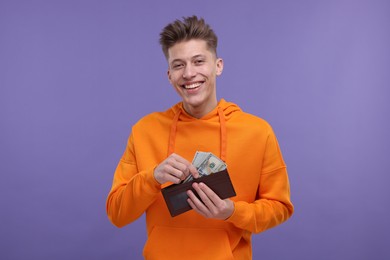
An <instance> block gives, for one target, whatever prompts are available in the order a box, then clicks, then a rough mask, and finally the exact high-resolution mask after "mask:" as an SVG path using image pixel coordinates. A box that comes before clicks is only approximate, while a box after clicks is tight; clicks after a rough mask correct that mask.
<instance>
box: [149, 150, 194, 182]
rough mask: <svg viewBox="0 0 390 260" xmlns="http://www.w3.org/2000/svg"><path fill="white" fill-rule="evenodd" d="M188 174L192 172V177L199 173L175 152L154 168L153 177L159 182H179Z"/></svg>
mask: <svg viewBox="0 0 390 260" xmlns="http://www.w3.org/2000/svg"><path fill="white" fill-rule="evenodd" d="M190 174H192V176H193V177H194V178H198V177H199V173H198V171H197V170H196V168H195V166H193V165H192V164H191V163H190V162H189V161H187V160H186V159H184V158H183V157H181V156H180V155H177V154H175V153H173V154H171V155H170V156H168V158H166V159H165V160H164V161H163V162H162V163H160V164H159V165H158V166H157V167H156V169H154V178H155V179H156V180H157V181H158V182H159V183H160V184H164V183H166V182H173V183H179V182H181V181H182V180H184V179H185V178H187V176H188V175H190Z"/></svg>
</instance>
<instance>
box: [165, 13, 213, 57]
mask: <svg viewBox="0 0 390 260" xmlns="http://www.w3.org/2000/svg"><path fill="white" fill-rule="evenodd" d="M193 39H197V40H204V41H205V42H206V43H207V47H208V48H209V50H210V51H211V52H212V53H214V54H215V56H217V45H218V38H217V35H215V33H214V31H213V30H212V29H211V27H210V26H209V25H208V24H206V23H205V21H204V20H203V19H202V18H200V19H198V17H196V16H191V17H184V18H183V21H180V20H176V21H174V22H173V23H170V24H168V25H167V26H166V27H165V28H164V29H163V30H162V32H161V33H160V44H161V47H162V50H163V52H164V55H165V57H166V58H167V59H168V58H169V53H168V50H169V48H171V47H172V46H173V45H175V44H176V43H179V42H182V41H189V40H193Z"/></svg>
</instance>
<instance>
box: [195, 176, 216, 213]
mask: <svg viewBox="0 0 390 260" xmlns="http://www.w3.org/2000/svg"><path fill="white" fill-rule="evenodd" d="M192 187H193V188H194V189H195V191H196V193H198V195H199V197H200V199H201V200H202V202H203V203H204V205H205V206H206V207H207V208H208V209H209V210H210V211H214V210H215V204H214V202H213V201H212V200H211V199H210V197H209V196H208V194H211V195H212V194H213V193H214V192H213V191H212V190H211V189H210V188H209V187H207V186H206V185H205V184H204V183H196V182H195V183H193V185H192ZM203 189H204V190H203ZM206 192H207V193H206ZM210 192H211V193H210ZM214 194H215V193H214Z"/></svg>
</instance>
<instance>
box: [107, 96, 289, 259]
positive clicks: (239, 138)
mask: <svg viewBox="0 0 390 260" xmlns="http://www.w3.org/2000/svg"><path fill="white" fill-rule="evenodd" d="M196 151H205V152H212V153H213V154H215V155H217V156H219V157H220V158H221V159H223V160H224V161H225V162H226V164H227V167H228V171H229V175H230V178H231V180H232V183H233V186H234V189H235V191H236V193H237V196H235V197H233V198H231V199H232V200H233V201H234V207H235V210H234V212H233V214H232V216H230V218H228V219H227V220H224V221H222V220H215V219H206V218H204V217H203V216H201V215H198V214H197V213H196V212H194V211H193V210H191V211H188V212H186V213H184V214H181V215H179V216H176V217H173V218H172V217H171V216H170V214H169V211H168V208H167V206H166V204H165V201H164V199H163V197H162V194H161V188H162V187H165V186H167V185H160V184H159V183H158V182H157V181H156V180H155V179H154V176H153V171H154V168H155V167H156V166H157V165H158V164H159V163H160V162H162V161H163V160H164V159H165V158H166V157H167V155H169V154H170V153H172V152H175V153H176V154H179V155H180V156H182V157H184V158H186V159H187V160H188V161H192V158H193V156H194V154H195V152H196ZM144 212H146V225H147V234H148V239H147V242H146V245H145V247H144V251H143V254H144V257H145V259H159V260H161V259H169V260H175V259H183V258H185V259H213V260H216V259H240V260H241V259H252V249H251V234H252V233H259V232H262V231H264V230H267V229H269V228H272V227H274V226H276V225H278V224H281V223H282V222H284V221H286V220H287V219H288V218H289V217H290V216H291V214H292V213H293V205H292V203H291V201H290V187H289V182H288V177H287V171H286V166H285V164H284V161H283V158H282V155H281V153H280V150H279V146H278V143H277V140H276V137H275V135H274V133H273V131H272V128H271V127H270V126H269V124H268V123H267V122H265V121H264V120H262V119H260V118H258V117H255V116H253V115H250V114H247V113H244V112H242V111H241V109H240V108H239V107H238V106H237V105H235V104H233V103H229V102H226V101H225V100H223V99H222V100H221V101H220V102H219V103H218V106H217V108H215V109H214V110H213V111H211V112H210V113H208V114H207V115H205V116H204V117H202V118H200V119H196V118H194V117H192V116H190V115H189V114H187V113H186V112H185V111H184V109H183V106H182V103H178V104H176V105H175V106H173V107H172V108H170V109H169V110H167V111H165V112H158V113H157V112H156V113H152V114H150V115H148V116H145V117H144V118H142V119H141V120H140V121H139V122H137V123H136V124H135V125H134V126H133V128H132V132H131V135H130V137H129V140H128V143H127V147H126V150H125V152H124V154H123V157H122V158H121V160H120V162H119V164H118V167H117V169H116V171H115V175H114V180H113V185H112V189H111V191H110V193H109V195H108V198H107V214H108V217H109V219H110V220H111V222H112V223H113V224H114V225H116V226H117V227H123V226H125V225H127V224H129V223H131V222H132V221H134V220H136V219H137V218H139V217H140V216H141V215H142V214H143V213H144Z"/></svg>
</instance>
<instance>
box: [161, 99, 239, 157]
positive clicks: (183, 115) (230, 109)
mask: <svg viewBox="0 0 390 260" xmlns="http://www.w3.org/2000/svg"><path fill="white" fill-rule="evenodd" d="M171 110H172V112H173V114H174V117H173V120H172V125H171V130H170V133H169V144H168V156H169V155H170V154H172V153H173V152H174V151H175V140H176V132H177V124H178V122H179V121H195V120H205V121H209V120H210V121H214V120H218V121H219V123H220V131H221V135H220V136H221V158H220V159H221V160H223V161H226V151H227V147H226V146H227V135H228V133H227V128H226V121H228V120H229V119H230V118H231V117H232V116H233V113H234V112H240V111H241V109H240V108H239V107H238V106H237V105H236V104H234V103H231V102H226V101H225V100H224V99H221V100H220V101H219V102H218V105H217V107H216V108H214V109H213V110H212V111H210V112H209V113H208V114H206V115H205V116H203V117H202V118H199V119H198V118H195V117H193V116H191V115H189V114H188V113H187V112H186V111H185V110H184V107H183V102H180V103H177V104H176V105H174V106H173V107H172V108H171Z"/></svg>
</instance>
